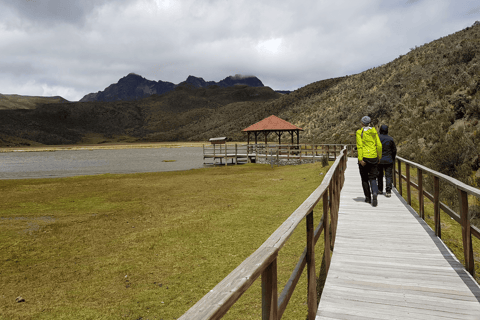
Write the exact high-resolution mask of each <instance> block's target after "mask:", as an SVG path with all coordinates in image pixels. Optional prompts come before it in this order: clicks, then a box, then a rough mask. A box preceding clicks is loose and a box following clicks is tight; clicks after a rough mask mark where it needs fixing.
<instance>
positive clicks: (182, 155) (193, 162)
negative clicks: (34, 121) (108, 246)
mask: <svg viewBox="0 0 480 320" xmlns="http://www.w3.org/2000/svg"><path fill="white" fill-rule="evenodd" d="M168 160H175V161H174V162H164V161H168ZM203 167H204V165H203V150H202V148H199V147H182V148H151V149H149V148H143V149H117V150H67V151H54V152H7V153H0V179H30V178H58V177H71V176H79V175H92V174H102V173H136V172H159V171H177V170H189V169H196V168H203Z"/></svg>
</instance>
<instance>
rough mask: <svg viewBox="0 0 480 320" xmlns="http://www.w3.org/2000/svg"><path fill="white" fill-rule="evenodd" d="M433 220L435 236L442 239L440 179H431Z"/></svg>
mask: <svg viewBox="0 0 480 320" xmlns="http://www.w3.org/2000/svg"><path fill="white" fill-rule="evenodd" d="M433 220H434V222H435V235H436V236H437V237H439V238H441V237H442V229H441V227H440V179H439V178H438V177H436V176H434V177H433Z"/></svg>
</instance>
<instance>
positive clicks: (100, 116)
mask: <svg viewBox="0 0 480 320" xmlns="http://www.w3.org/2000/svg"><path fill="white" fill-rule="evenodd" d="M280 96H281V94H279V93H276V92H275V91H273V90H272V89H270V88H268V87H249V86H246V85H243V86H242V85H236V86H233V87H225V88H221V87H218V86H210V87H208V88H193V87H191V86H178V87H177V88H175V90H173V91H171V92H169V93H166V94H163V95H151V96H150V97H147V98H144V99H141V100H133V101H113V102H71V103H57V104H44V105H39V106H38V107H37V108H35V109H30V110H0V146H15V145H34V144H75V143H80V142H81V143H86V142H92V141H91V140H89V139H90V138H89V137H92V136H93V137H96V139H97V140H95V141H109V140H112V139H113V140H118V139H120V140H123V141H175V140H191V139H192V137H194V136H198V135H201V134H202V133H207V134H208V132H209V131H210V130H211V128H213V127H215V126H216V125H217V123H218V121H221V122H222V123H230V124H234V123H236V120H237V119H236V118H235V115H237V114H238V113H240V114H241V116H242V117H244V118H246V119H252V121H259V120H261V118H259V117H262V116H263V115H264V114H265V113H264V112H262V110H263V109H261V108H260V107H259V106H261V105H262V104H263V102H265V101H269V100H272V99H278V98H279V97H280ZM238 103H240V104H242V103H243V104H245V106H247V108H249V110H251V112H247V109H245V110H243V111H242V110H236V109H237V107H238ZM256 108H258V110H255V109H256ZM229 110H236V111H235V112H232V111H229ZM257 119H258V120H257ZM187 128H188V130H187ZM241 129H243V128H241ZM235 130H236V129H235ZM232 131H233V129H232ZM238 131H239V130H238ZM228 133H230V132H228ZM209 138H210V137H209ZM98 139H99V140H98Z"/></svg>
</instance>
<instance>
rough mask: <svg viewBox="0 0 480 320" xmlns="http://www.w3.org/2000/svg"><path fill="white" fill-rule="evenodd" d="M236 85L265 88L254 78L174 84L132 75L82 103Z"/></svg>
mask: <svg viewBox="0 0 480 320" xmlns="http://www.w3.org/2000/svg"><path fill="white" fill-rule="evenodd" d="M235 85H248V86H250V87H263V83H262V81H260V79H258V78H257V77H254V76H241V75H235V76H229V77H227V78H225V79H223V80H221V81H219V82H215V81H205V80H203V78H197V77H194V76H189V77H188V78H187V79H186V80H185V81H183V82H181V83H179V84H174V83H171V82H166V81H161V80H160V81H152V80H148V79H145V78H144V77H142V76H140V75H138V74H135V73H130V74H128V75H127V76H125V77H123V78H121V79H120V80H119V81H118V82H117V83H114V84H111V85H110V86H108V87H107V88H105V90H104V91H98V92H96V93H89V94H87V95H85V96H84V97H83V98H82V99H80V102H88V101H119V100H124V101H128V100H139V99H143V98H145V97H149V96H151V95H153V94H157V95H161V94H165V93H168V92H170V91H172V90H174V89H175V88H177V87H179V86H189V87H193V88H208V87H210V86H218V87H221V88H226V87H232V86H235Z"/></svg>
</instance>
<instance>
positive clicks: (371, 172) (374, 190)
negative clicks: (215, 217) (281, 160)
mask: <svg viewBox="0 0 480 320" xmlns="http://www.w3.org/2000/svg"><path fill="white" fill-rule="evenodd" d="M363 161H365V163H366V164H365V165H364V166H362V165H361V164H358V168H359V169H360V177H361V178H362V188H363V193H364V194H365V198H366V199H371V198H372V194H373V195H377V194H378V186H377V177H378V159H377V158H374V159H370V158H363ZM370 189H371V192H370Z"/></svg>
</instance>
